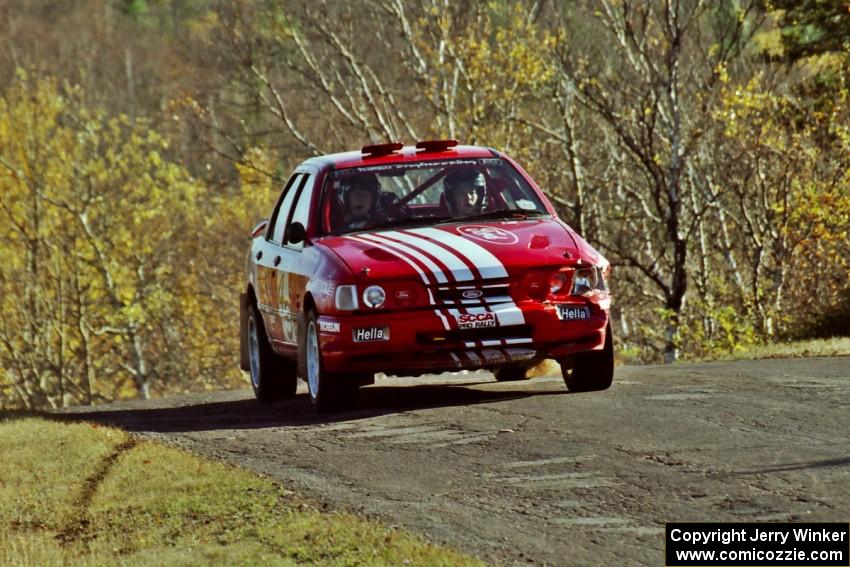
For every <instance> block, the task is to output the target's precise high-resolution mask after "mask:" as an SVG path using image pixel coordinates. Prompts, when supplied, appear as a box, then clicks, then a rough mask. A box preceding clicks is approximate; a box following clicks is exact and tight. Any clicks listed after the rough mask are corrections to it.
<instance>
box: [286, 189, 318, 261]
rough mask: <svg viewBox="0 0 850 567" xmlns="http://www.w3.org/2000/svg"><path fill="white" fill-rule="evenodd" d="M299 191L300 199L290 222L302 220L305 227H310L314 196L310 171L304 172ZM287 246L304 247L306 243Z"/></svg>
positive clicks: (296, 203)
mask: <svg viewBox="0 0 850 567" xmlns="http://www.w3.org/2000/svg"><path fill="white" fill-rule="evenodd" d="M297 193H298V194H297V199H298V200H297V201H296V202H295V208H294V209H293V211H292V218H291V219H290V221H289V224H291V223H294V222H300V223H301V224H303V225H304V228H309V226H308V224H307V223H308V221H309V219H310V201H311V198H312V197H313V183H312V179H311V178H310V174H309V173H305V174H304V177H303V179H302V181H301V183H300V184H299V187H298V192H297ZM287 246H291V247H293V248H302V247H303V246H304V243H303V242H299V243H297V244H287Z"/></svg>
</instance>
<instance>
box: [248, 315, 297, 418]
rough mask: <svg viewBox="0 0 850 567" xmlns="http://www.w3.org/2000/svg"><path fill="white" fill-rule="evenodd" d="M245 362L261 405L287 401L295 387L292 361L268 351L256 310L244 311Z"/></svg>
mask: <svg viewBox="0 0 850 567" xmlns="http://www.w3.org/2000/svg"><path fill="white" fill-rule="evenodd" d="M248 362H249V368H250V373H251V387H252V388H254V395H255V396H256V397H257V399H258V400H260V401H261V402H274V401H278V400H290V399H292V398H294V397H295V390H296V388H297V387H298V372H297V370H298V369H297V366H296V364H295V361H294V360H289V359H287V358H283V357H281V356H278V355H277V354H275V353H274V351H272V349H271V346H270V345H269V339H268V336H267V335H266V329H265V327H263V321H262V318H261V317H260V314H259V312H258V311H257V307H256V306H255V305H252V306H251V308H250V311H249V312H248Z"/></svg>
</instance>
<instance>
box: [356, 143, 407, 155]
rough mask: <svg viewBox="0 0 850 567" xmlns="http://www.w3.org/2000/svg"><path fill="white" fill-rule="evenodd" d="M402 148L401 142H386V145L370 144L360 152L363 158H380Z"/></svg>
mask: <svg viewBox="0 0 850 567" xmlns="http://www.w3.org/2000/svg"><path fill="white" fill-rule="evenodd" d="M403 147H404V144H402V143H401V142H387V143H386V144H372V145H370V146H363V147H362V148H361V149H360V151H361V152H362V153H363V156H364V157H381V156H388V155H390V154H393V153H395V152H397V151H399V150H400V149H402V148H403Z"/></svg>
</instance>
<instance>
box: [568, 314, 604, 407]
mask: <svg viewBox="0 0 850 567" xmlns="http://www.w3.org/2000/svg"><path fill="white" fill-rule="evenodd" d="M558 362H560V363H561V374H562V375H563V376H564V384H566V386H567V390H569V391H570V392H596V391H599V390H607V389H608V388H610V387H611V383H612V382H613V381H614V337H613V333H612V332H611V324H610V323H609V324H608V326H607V327H606V328H605V346H604V347H603V348H602V350H592V351H588V352H580V353H578V354H574V355H573V356H572V357H571V360H566V359H565V360H562V361H558ZM570 362H572V364H570Z"/></svg>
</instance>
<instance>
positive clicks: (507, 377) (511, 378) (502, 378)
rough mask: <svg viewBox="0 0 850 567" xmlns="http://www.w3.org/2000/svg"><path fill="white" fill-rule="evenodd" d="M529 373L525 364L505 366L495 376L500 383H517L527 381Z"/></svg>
mask: <svg viewBox="0 0 850 567" xmlns="http://www.w3.org/2000/svg"><path fill="white" fill-rule="evenodd" d="M527 371H528V366H526V365H525V364H503V365H502V366H500V367H499V368H498V369H497V370H496V372H494V373H493V374H495V376H496V380H498V381H499V382H516V381H518V380H525V378H526V376H525V374H526V372H527Z"/></svg>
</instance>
